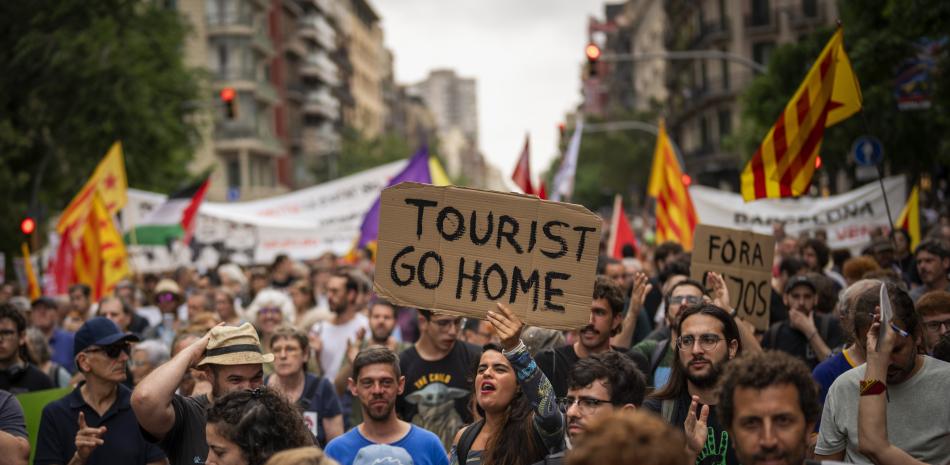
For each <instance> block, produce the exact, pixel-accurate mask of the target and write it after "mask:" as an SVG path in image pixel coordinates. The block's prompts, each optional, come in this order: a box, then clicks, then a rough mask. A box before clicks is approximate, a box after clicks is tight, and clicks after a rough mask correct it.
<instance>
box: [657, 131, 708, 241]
mask: <svg viewBox="0 0 950 465" xmlns="http://www.w3.org/2000/svg"><path fill="white" fill-rule="evenodd" d="M686 187H687V186H686V184H685V183H684V182H683V168H682V167H681V166H680V162H679V159H678V158H677V157H676V153H675V152H674V151H673V145H672V144H670V139H669V136H668V135H667V134H666V124H665V123H664V122H663V120H660V131H659V133H658V134H657V137H656V150H654V151H653V168H652V169H651V170H650V184H649V185H648V186H647V195H649V196H650V197H653V198H655V199H656V242H657V243H660V242H666V241H674V242H678V243H679V244H680V245H682V246H683V248H684V249H686V250H692V249H693V230H694V229H696V223H698V222H699V220H698V219H697V217H696V208H694V207H693V199H692V198H691V197H690V196H689V189H687V188H686Z"/></svg>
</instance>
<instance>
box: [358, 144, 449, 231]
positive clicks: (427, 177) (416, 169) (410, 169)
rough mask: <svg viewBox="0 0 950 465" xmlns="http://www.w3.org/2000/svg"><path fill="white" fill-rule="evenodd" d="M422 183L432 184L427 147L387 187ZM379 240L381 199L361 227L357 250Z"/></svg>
mask: <svg viewBox="0 0 950 465" xmlns="http://www.w3.org/2000/svg"><path fill="white" fill-rule="evenodd" d="M405 181H410V182H422V183H426V184H432V175H431V174H429V148H428V147H427V146H425V145H423V146H422V147H420V148H419V151H418V152H416V154H415V155H413V156H412V158H410V159H409V164H408V165H406V167H405V168H404V169H403V170H402V171H401V172H399V174H397V175H396V176H394V177H393V178H392V179H390V180H389V184H386V187H389V186H395V185H396V184H399V183H401V182H405ZM378 238H379V199H376V202H374V203H373V206H372V207H370V209H369V211H368V212H366V216H364V217H363V224H362V225H361V226H360V240H359V242H358V243H357V244H356V247H357V248H360V249H362V248H363V247H366V246H367V245H369V244H370V243H372V242H376V239H378Z"/></svg>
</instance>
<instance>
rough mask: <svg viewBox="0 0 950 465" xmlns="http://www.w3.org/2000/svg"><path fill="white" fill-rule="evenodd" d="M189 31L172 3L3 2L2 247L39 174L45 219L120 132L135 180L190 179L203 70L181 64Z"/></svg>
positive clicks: (142, 183)
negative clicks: (194, 118) (195, 110)
mask: <svg viewBox="0 0 950 465" xmlns="http://www.w3.org/2000/svg"><path fill="white" fill-rule="evenodd" d="M187 33H188V26H187V24H186V22H185V21H184V20H183V19H182V18H181V17H180V16H179V13H178V12H175V11H172V10H167V9H164V8H162V7H161V6H159V2H154V1H149V0H126V1H120V0H97V1H95V2H86V1H82V0H33V1H26V2H19V1H15V2H0V49H2V50H4V51H5V52H6V54H5V56H4V60H2V62H0V107H2V108H3V109H4V111H3V112H0V157H2V158H3V163H2V164H0V197H2V198H3V199H4V202H3V203H2V204H0V215H2V217H3V218H6V219H7V221H6V222H5V223H4V225H3V226H2V227H0V245H2V249H3V250H4V251H5V252H6V253H7V256H8V257H9V256H11V255H12V254H13V253H14V252H13V251H14V250H18V245H19V244H18V243H19V240H20V238H19V231H18V226H17V225H18V223H19V218H21V217H23V215H24V214H25V212H26V211H27V208H28V206H29V203H30V200H31V191H32V189H33V186H34V184H36V188H37V192H36V193H37V196H36V203H35V206H37V207H39V209H40V210H41V211H44V210H45V212H46V213H45V215H44V219H47V220H48V218H49V217H50V216H52V215H55V214H56V213H57V212H58V211H59V210H61V209H62V208H64V207H65V206H66V204H67V203H68V202H69V200H70V199H71V198H72V196H73V195H74V194H75V193H76V192H77V191H78V190H79V188H80V187H81V186H82V184H83V183H84V182H85V181H86V179H87V178H88V177H89V175H91V174H92V171H93V169H94V168H95V166H96V164H97V163H98V162H99V160H100V159H101V158H102V156H103V155H105V153H106V150H107V149H108V148H109V146H110V145H111V144H112V143H113V142H114V141H116V140H121V141H122V143H123V147H124V151H125V162H126V170H127V172H128V177H129V184H130V185H132V186H135V187H140V188H143V189H149V190H156V191H168V190H171V189H172V188H174V187H176V186H178V185H180V184H182V182H183V181H185V179H184V177H185V176H186V171H185V166H186V164H187V162H188V161H190V160H191V157H192V153H193V148H194V146H195V144H196V141H197V138H196V135H197V132H196V131H195V129H194V127H193V126H192V124H191V123H189V122H188V118H187V117H188V115H189V113H190V112H191V110H192V109H193V108H194V107H195V105H196V102H197V101H198V99H199V96H200V95H201V91H200V83H201V81H200V75H199V74H198V72H196V71H193V70H189V69H187V68H186V67H185V65H184V63H183V53H182V51H183V50H184V41H185V37H186V34H187ZM40 226H41V227H42V226H43V224H42V223H41V225H40ZM40 232H41V233H42V232H43V230H42V229H40ZM16 254H18V252H17V253H16Z"/></svg>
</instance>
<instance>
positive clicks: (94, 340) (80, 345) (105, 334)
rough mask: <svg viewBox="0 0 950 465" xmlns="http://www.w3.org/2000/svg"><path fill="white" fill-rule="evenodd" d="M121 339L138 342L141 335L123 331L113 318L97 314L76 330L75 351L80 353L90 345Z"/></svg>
mask: <svg viewBox="0 0 950 465" xmlns="http://www.w3.org/2000/svg"><path fill="white" fill-rule="evenodd" d="M119 341H131V342H138V341H139V337H138V336H136V335H134V334H132V333H123V332H122V331H121V330H119V327H118V326H116V324H115V323H113V322H112V320H110V319H108V318H106V317H102V316H97V317H95V318H90V319H89V321H86V322H85V323H83V325H82V327H81V328H79V331H76V339H75V340H74V341H73V353H74V354H78V353H80V352H82V351H84V350H86V349H88V348H89V346H99V347H104V346H108V345H112V344H115V343H116V342H119Z"/></svg>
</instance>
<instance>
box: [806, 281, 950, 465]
mask: <svg viewBox="0 0 950 465" xmlns="http://www.w3.org/2000/svg"><path fill="white" fill-rule="evenodd" d="M885 285H886V286H887V295H888V297H889V300H890V303H891V308H892V309H893V318H892V319H891V322H890V327H891V329H893V330H894V332H895V333H897V336H896V340H895V341H894V348H893V350H892V351H891V353H890V362H889V364H888V366H887V376H886V379H867V378H866V376H865V373H866V370H867V366H866V365H861V366H858V367H857V368H852V369H851V370H848V371H847V372H845V373H844V374H842V375H841V376H839V377H838V379H836V380H835V382H834V383H832V385H831V389H829V390H828V397H827V398H826V399H825V407H824V410H823V412H822V416H821V428H820V429H819V433H818V443H817V444H816V446H815V454H816V456H818V457H820V458H827V459H831V460H845V461H847V462H850V463H861V464H870V463H872V461H871V460H870V459H868V458H867V457H866V456H864V455H863V454H861V452H860V451H859V444H858V436H859V431H858V409H857V408H855V406H856V405H858V403H859V401H860V396H868V395H887V398H888V401H887V413H888V414H887V425H886V430H887V438H888V439H889V440H890V442H891V444H893V445H894V446H895V447H897V448H898V449H901V450H903V451H905V452H907V453H908V454H909V455H910V456H912V457H914V458H915V459H917V460H920V461H922V462H925V463H945V462H946V460H947V457H950V403H948V402H947V393H948V392H950V363H947V362H943V361H940V360H937V359H935V358H931V357H927V356H924V355H921V354H918V353H917V347H918V346H919V345H920V344H921V343H922V342H923V341H922V335H921V330H922V328H921V324H920V316H919V315H917V312H916V311H915V310H914V303H913V301H911V298H910V296H909V295H908V294H907V293H906V292H904V291H903V290H901V289H900V288H898V287H897V286H896V285H894V284H885ZM857 316H858V315H855V317H857ZM863 317H864V318H870V317H869V316H867V315H864V316H863Z"/></svg>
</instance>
